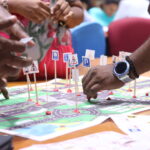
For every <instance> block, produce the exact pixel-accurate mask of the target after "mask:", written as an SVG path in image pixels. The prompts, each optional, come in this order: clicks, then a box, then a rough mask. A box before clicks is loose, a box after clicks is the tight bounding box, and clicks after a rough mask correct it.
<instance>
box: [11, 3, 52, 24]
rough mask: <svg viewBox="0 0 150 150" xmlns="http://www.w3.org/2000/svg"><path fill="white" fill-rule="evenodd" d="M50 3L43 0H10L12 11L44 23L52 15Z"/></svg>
mask: <svg viewBox="0 0 150 150" xmlns="http://www.w3.org/2000/svg"><path fill="white" fill-rule="evenodd" d="M49 5H50V3H49V2H44V1H42V0H10V1H8V6H9V10H10V12H11V13H17V14H20V15H22V16H24V17H25V18H27V19H29V20H31V21H33V22H35V23H42V22H43V21H44V20H46V19H47V18H48V17H49V16H50V8H49Z"/></svg>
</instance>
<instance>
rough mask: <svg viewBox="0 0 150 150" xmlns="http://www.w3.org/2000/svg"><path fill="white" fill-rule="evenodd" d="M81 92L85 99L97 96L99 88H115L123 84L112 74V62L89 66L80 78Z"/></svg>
mask: <svg viewBox="0 0 150 150" xmlns="http://www.w3.org/2000/svg"><path fill="white" fill-rule="evenodd" d="M82 85H83V92H84V94H85V95H87V99H88V100H90V99H91V98H97V93H98V92H99V91H101V90H111V89H117V88H120V87H122V86H123V85H124V83H123V82H121V81H120V80H118V79H117V78H116V77H115V76H114V75H113V64H111V65H106V66H96V67H93V68H91V69H90V70H89V71H88V73H87V74H86V75H85V76H84V77H83V79H82Z"/></svg>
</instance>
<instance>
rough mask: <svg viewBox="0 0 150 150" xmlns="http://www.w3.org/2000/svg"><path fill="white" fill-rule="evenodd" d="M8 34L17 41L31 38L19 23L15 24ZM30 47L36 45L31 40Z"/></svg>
mask: <svg viewBox="0 0 150 150" xmlns="http://www.w3.org/2000/svg"><path fill="white" fill-rule="evenodd" d="M7 31H8V33H9V34H10V36H11V37H12V36H13V37H15V39H16V40H20V39H23V38H28V37H29V36H28V35H27V33H26V32H25V31H24V30H23V29H22V28H21V27H20V25H19V24H18V23H15V24H14V25H13V26H12V27H11V28H9V29H8V30H7ZM28 45H29V46H34V45H35V43H34V42H33V41H32V40H31V41H29V42H28Z"/></svg>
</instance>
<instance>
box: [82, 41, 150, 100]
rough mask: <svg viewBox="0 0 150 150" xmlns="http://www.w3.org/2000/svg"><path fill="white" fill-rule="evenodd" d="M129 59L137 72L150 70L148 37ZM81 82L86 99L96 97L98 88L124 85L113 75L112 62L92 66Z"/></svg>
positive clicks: (109, 88)
mask: <svg viewBox="0 0 150 150" xmlns="http://www.w3.org/2000/svg"><path fill="white" fill-rule="evenodd" d="M130 59H131V60H132V61H133V64H134V65H135V68H136V71H137V72H138V74H142V73H144V72H146V71H148V70H150V38H149V39H148V40H147V41H146V42H145V43H144V44H143V45H142V46H141V47H140V48H138V49H137V50H136V51H135V52H134V53H133V54H132V55H131V56H130ZM82 83H83V91H84V93H85V94H86V95H87V98H88V99H90V98H96V97H97V92H98V91H100V90H111V89H117V88H120V87H122V86H123V85H124V83H123V82H121V81H120V80H118V79H117V78H116V77H115V76H114V75H113V64H111V65H106V66H97V67H93V68H92V69H90V71H89V72H88V73H87V74H86V75H85V76H84V78H83V80H82Z"/></svg>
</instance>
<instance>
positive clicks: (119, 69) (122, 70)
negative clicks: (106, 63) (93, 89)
mask: <svg viewBox="0 0 150 150" xmlns="http://www.w3.org/2000/svg"><path fill="white" fill-rule="evenodd" d="M126 70H127V63H125V62H119V63H118V64H117V65H116V67H115V71H116V73H117V74H123V73H125V72H126Z"/></svg>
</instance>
